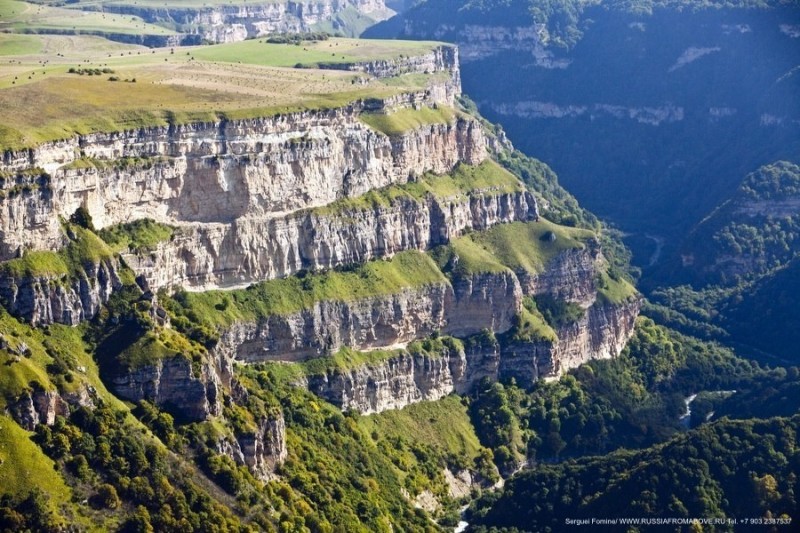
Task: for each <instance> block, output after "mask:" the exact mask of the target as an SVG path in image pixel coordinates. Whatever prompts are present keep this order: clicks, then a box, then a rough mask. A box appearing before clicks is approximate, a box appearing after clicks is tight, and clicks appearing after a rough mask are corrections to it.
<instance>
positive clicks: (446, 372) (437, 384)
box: [300, 299, 641, 414]
mask: <svg viewBox="0 0 800 533" xmlns="http://www.w3.org/2000/svg"><path fill="white" fill-rule="evenodd" d="M640 305H641V302H640V301H639V300H638V299H632V300H630V301H627V302H624V303H622V304H620V305H595V306H592V307H590V308H589V309H588V310H587V312H586V314H585V316H584V317H583V318H582V319H581V320H579V321H578V322H576V323H573V324H569V325H566V326H564V327H561V328H558V329H557V330H556V333H557V335H558V340H557V341H555V342H552V341H516V340H514V339H513V338H510V337H508V336H501V337H499V339H498V340H489V339H474V340H473V339H467V343H466V348H465V349H445V350H443V351H442V352H441V353H439V354H436V355H435V356H432V355H429V354H421V353H409V352H407V351H401V352H400V353H399V354H398V355H396V356H392V357H389V358H387V359H385V360H383V361H380V362H375V363H369V364H366V365H363V366H359V367H356V368H352V369H347V370H341V369H337V370H330V371H327V372H325V373H322V374H315V375H311V376H308V377H307V378H306V379H304V380H302V381H301V383H300V384H301V385H303V386H305V387H307V388H308V389H309V390H310V391H311V392H313V393H315V394H317V395H318V396H320V397H322V398H324V399H326V400H328V401H330V402H331V403H333V404H335V405H338V406H340V407H341V408H342V409H355V410H356V411H358V412H360V413H362V414H369V413H377V412H381V411H384V410H387V409H399V408H402V407H405V406H407V405H409V404H412V403H416V402H420V401H424V400H438V399H439V398H442V397H444V396H446V395H448V394H450V393H453V392H456V393H462V394H463V393H468V392H469V391H470V390H471V389H472V387H473V386H474V385H475V384H476V383H478V382H479V381H480V380H481V379H483V378H489V379H491V380H493V381H496V380H501V379H510V378H514V379H515V380H516V381H517V383H519V384H520V385H521V386H530V385H531V384H532V383H533V382H535V381H538V380H539V379H554V378H557V377H559V376H561V375H562V374H564V373H565V372H567V371H568V370H570V369H572V368H576V367H577V366H579V365H581V364H583V363H586V362H588V361H590V360H592V359H608V358H611V357H615V356H616V355H618V354H619V353H620V352H621V351H622V349H623V347H624V346H625V343H626V342H627V340H628V339H629V338H630V336H631V335H632V334H633V328H634V323H635V320H636V316H638V313H639V307H640Z"/></svg>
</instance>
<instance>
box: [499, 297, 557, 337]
mask: <svg viewBox="0 0 800 533" xmlns="http://www.w3.org/2000/svg"><path fill="white" fill-rule="evenodd" d="M510 334H511V336H512V338H513V339H514V340H515V341H524V342H540V341H544V342H557V341H558V335H557V334H556V332H555V330H554V329H553V327H552V326H551V324H550V323H549V321H548V320H546V319H545V317H544V316H543V315H542V313H541V311H539V309H537V307H536V303H535V302H534V301H533V299H531V298H525V299H524V300H523V302H522V308H521V309H520V311H519V314H517V316H516V317H515V318H514V327H513V328H512V330H511V332H510Z"/></svg>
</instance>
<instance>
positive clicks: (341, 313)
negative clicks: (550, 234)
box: [213, 273, 521, 363]
mask: <svg viewBox="0 0 800 533" xmlns="http://www.w3.org/2000/svg"><path fill="white" fill-rule="evenodd" d="M520 299H521V291H520V288H519V284H518V283H517V282H516V279H515V278H514V276H513V275H512V274H511V273H501V274H496V275H485V274H476V275H474V276H470V277H465V278H462V279H459V280H457V281H455V282H453V284H450V283H447V282H442V283H438V284H431V285H426V286H422V287H417V288H408V289H405V290H403V291H401V292H399V293H397V294H389V295H385V296H376V297H373V298H368V299H363V300H354V301H322V302H317V303H315V304H314V305H313V306H312V307H311V308H309V309H304V310H303V311H300V312H297V313H291V314H287V315H272V316H269V317H266V318H264V319H262V320H261V321H259V322H256V323H246V322H245V323H238V324H235V325H233V326H232V327H230V328H228V329H226V330H225V331H224V332H223V333H222V335H221V337H220V340H219V342H218V344H217V345H216V346H215V347H214V349H213V352H214V354H215V357H216V358H217V359H223V360H224V359H236V360H239V361H244V362H248V363H252V362H261V361H276V360H277V361H301V360H305V359H309V358H313V357H319V356H321V355H326V354H329V353H331V352H335V351H336V350H338V349H339V348H341V347H343V346H347V347H352V348H355V349H359V350H364V349H370V348H378V347H383V346H391V345H394V344H402V343H407V342H410V341H413V340H415V339H419V338H422V337H426V336H428V335H430V334H432V333H434V332H436V331H441V332H442V333H445V334H450V335H459V336H466V335H472V334H475V333H478V332H479V331H481V330H483V329H486V328H491V329H492V330H494V331H499V332H503V331H506V330H508V329H509V328H510V327H511V325H512V321H513V318H514V316H515V315H516V313H517V312H518V310H519V306H520Z"/></svg>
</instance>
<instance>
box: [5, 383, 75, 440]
mask: <svg viewBox="0 0 800 533" xmlns="http://www.w3.org/2000/svg"><path fill="white" fill-rule="evenodd" d="M9 410H10V411H11V414H12V415H13V416H14V420H16V421H17V423H18V424H19V425H20V426H22V427H23V428H25V429H27V430H28V431H33V430H34V429H35V428H36V426H37V425H38V424H46V425H48V426H50V425H52V424H53V423H54V422H55V420H56V416H67V415H69V405H67V402H65V401H64V400H63V399H62V398H61V396H59V394H58V393H57V392H55V391H43V390H37V391H34V392H29V393H25V394H23V395H22V397H21V398H20V399H19V400H17V401H16V402H15V403H14V404H12V405H11V406H9Z"/></svg>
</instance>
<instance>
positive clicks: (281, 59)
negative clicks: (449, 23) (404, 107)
mask: <svg viewBox="0 0 800 533" xmlns="http://www.w3.org/2000/svg"><path fill="white" fill-rule="evenodd" d="M440 44H441V43H436V42H432V41H377V40H365V39H328V40H325V41H316V42H306V43H303V44H302V45H293V44H269V43H266V41H263V40H249V41H241V42H238V43H231V44H219V45H214V46H205V47H202V48H201V49H199V50H197V51H196V52H194V54H195V57H197V58H198V59H206V60H208V61H229V62H239V61H240V62H242V63H249V64H252V65H261V66H269V67H293V66H295V65H303V66H305V67H314V66H317V65H319V64H321V63H328V64H330V63H358V62H365V61H374V60H378V59H396V58H399V57H401V56H413V55H420V54H423V53H425V52H427V51H429V50H432V49H433V48H435V47H436V46H439V45H440Z"/></svg>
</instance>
